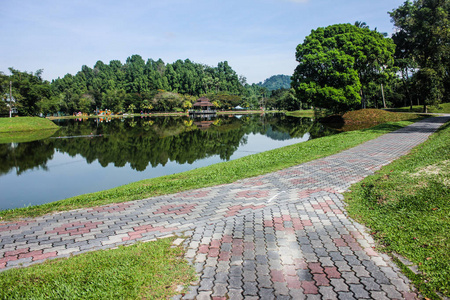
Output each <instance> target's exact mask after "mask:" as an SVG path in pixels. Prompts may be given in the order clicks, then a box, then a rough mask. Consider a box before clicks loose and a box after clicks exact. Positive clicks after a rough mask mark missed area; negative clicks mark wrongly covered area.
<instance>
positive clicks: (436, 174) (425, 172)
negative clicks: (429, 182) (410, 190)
mask: <svg viewBox="0 0 450 300" xmlns="http://www.w3.org/2000/svg"><path fill="white" fill-rule="evenodd" d="M410 176H412V177H423V176H424V177H428V178H429V177H432V178H433V179H435V180H436V181H438V182H442V183H443V184H444V185H446V186H450V179H449V177H450V160H444V161H442V162H441V163H439V164H434V165H430V166H427V167H425V168H422V169H420V170H419V171H417V172H416V173H412V174H411V175H410Z"/></svg>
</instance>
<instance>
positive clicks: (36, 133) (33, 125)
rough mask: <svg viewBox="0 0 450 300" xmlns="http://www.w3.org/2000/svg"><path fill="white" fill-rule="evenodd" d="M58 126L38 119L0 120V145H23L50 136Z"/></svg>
mask: <svg viewBox="0 0 450 300" xmlns="http://www.w3.org/2000/svg"><path fill="white" fill-rule="evenodd" d="M57 130H58V126H57V125H56V124H55V123H53V122H52V121H50V120H47V119H44V118H38V117H14V118H0V144H3V143H12V142H15V143H25V142H31V141H36V140H41V139H45V138H48V137H50V136H52V135H53V134H54V133H55V132H56V131H57Z"/></svg>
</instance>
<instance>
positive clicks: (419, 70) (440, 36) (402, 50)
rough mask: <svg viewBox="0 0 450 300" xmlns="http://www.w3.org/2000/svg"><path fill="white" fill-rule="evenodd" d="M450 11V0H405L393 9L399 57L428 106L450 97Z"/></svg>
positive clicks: (416, 89) (416, 92)
mask: <svg viewBox="0 0 450 300" xmlns="http://www.w3.org/2000/svg"><path fill="white" fill-rule="evenodd" d="M449 14H450V0H415V1H413V2H411V1H405V3H404V4H403V5H401V6H400V7H399V8H397V9H395V10H393V11H392V12H390V16H391V18H392V22H393V23H394V25H395V27H396V29H397V30H396V32H395V33H394V35H393V36H392V38H393V40H394V41H395V43H396V45H397V51H396V53H395V56H396V60H397V61H398V65H399V67H401V68H402V69H403V70H404V72H405V73H406V76H405V77H406V79H409V80H410V81H412V88H414V89H415V94H416V95H417V97H419V98H421V99H423V101H422V104H423V105H424V106H426V105H427V104H435V103H439V102H441V101H449V100H450V83H449V82H450V19H449ZM408 70H409V74H413V76H411V77H409V76H408ZM408 77H409V78H408ZM411 105H412V103H411Z"/></svg>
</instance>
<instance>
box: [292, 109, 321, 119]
mask: <svg viewBox="0 0 450 300" xmlns="http://www.w3.org/2000/svg"><path fill="white" fill-rule="evenodd" d="M318 113H319V112H318V111H314V110H313V109H306V110H295V111H287V112H285V114H286V116H292V117H311V118H313V117H314V116H316V115H317V114H318Z"/></svg>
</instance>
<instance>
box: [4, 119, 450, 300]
mask: <svg viewBox="0 0 450 300" xmlns="http://www.w3.org/2000/svg"><path fill="white" fill-rule="evenodd" d="M449 120H450V116H442V117H434V118H429V119H425V120H423V121H420V122H417V123H415V124H412V125H410V126H408V127H406V128H403V129H400V130H398V131H396V132H393V133H389V134H385V135H383V136H381V137H379V138H377V139H375V140H372V141H368V142H366V143H364V144H361V145H359V146H357V147H354V148H352V149H348V150H346V151H342V152H341V153H338V154H335V155H332V156H329V157H325V158H322V159H318V160H314V161H311V162H307V163H304V164H301V165H298V166H294V167H291V168H287V169H285V170H281V171H278V172H274V173H270V174H266V175H261V176H257V177H254V178H248V179H243V180H239V181H236V182H234V183H231V184H223V185H219V186H215V187H209V188H203V189H198V190H192V191H187V192H180V193H176V194H172V195H165V196H158V197H152V198H148V199H143V200H136V201H131V202H126V203H118V204H110V205H105V206H100V207H95V208H88V209H77V210H74V211H69V212H61V213H54V214H51V215H46V216H43V217H37V218H35V219H29V220H24V221H19V222H12V223H0V271H3V270H7V269H10V268H15V267H22V266H28V265H31V264H34V263H39V262H42V261H44V260H46V259H53V258H57V257H67V256H69V255H74V254H77V253H83V252H86V251H92V250H98V249H108V248H112V247H116V246H118V245H127V244H131V243H134V242H136V241H149V240H154V239H155V238H158V237H164V236H168V235H173V234H177V235H184V236H186V237H187V240H185V241H184V242H182V243H183V245H184V246H185V247H186V250H187V251H186V254H185V258H186V259H187V260H188V261H189V262H190V263H192V264H193V266H194V268H195V270H196V272H197V274H198V282H197V283H193V285H192V286H191V287H190V288H189V292H188V293H186V294H184V295H178V296H177V297H176V298H174V299H211V298H212V299H358V298H360V299H363V298H371V299H394V298H398V299H401V298H408V299H414V298H415V297H417V295H416V294H415V293H414V291H413V290H411V288H410V283H409V282H408V281H407V279H406V278H405V277H404V276H403V275H402V274H400V273H399V270H398V268H397V267H396V266H395V265H394V264H393V263H392V261H391V260H390V259H389V257H387V256H386V255H383V254H379V253H377V252H376V251H375V250H374V249H373V248H372V247H373V246H375V244H374V241H373V239H372V238H371V237H370V235H369V234H368V233H367V232H366V230H365V228H364V226H362V225H360V224H358V223H356V222H355V221H353V220H351V219H350V218H349V217H348V216H347V213H346V211H345V204H344V203H343V201H342V200H343V196H342V193H343V192H344V191H346V190H348V188H349V187H350V186H351V184H353V183H355V182H357V181H360V180H362V179H363V178H364V177H366V176H369V175H371V174H373V173H374V172H375V171H376V170H379V169H380V168H381V167H382V166H384V165H387V164H389V163H391V162H392V161H393V160H395V159H397V158H399V157H401V156H402V155H405V154H407V153H408V152H409V151H410V150H411V149H412V148H413V147H415V146H416V145H418V144H420V143H422V142H424V141H425V140H426V139H427V138H428V136H429V135H430V134H431V133H433V132H434V131H435V130H437V128H439V127H440V126H441V125H442V124H443V123H445V122H447V121H449Z"/></svg>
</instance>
